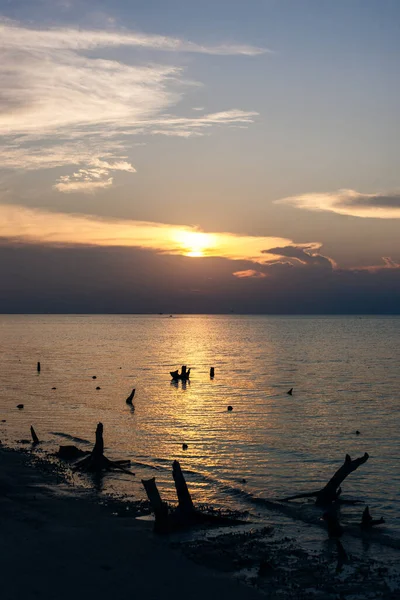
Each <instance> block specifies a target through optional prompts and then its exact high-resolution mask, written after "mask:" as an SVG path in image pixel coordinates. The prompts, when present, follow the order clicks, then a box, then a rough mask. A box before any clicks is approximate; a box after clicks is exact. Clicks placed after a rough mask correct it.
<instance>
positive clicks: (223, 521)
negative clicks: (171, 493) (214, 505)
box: [142, 460, 241, 533]
mask: <svg viewBox="0 0 400 600" xmlns="http://www.w3.org/2000/svg"><path fill="white" fill-rule="evenodd" d="M172 475H173V478H174V481H175V488H176V494H177V497H178V506H177V508H176V509H175V510H172V509H171V510H170V509H169V507H168V505H167V504H166V503H165V502H163V501H162V499H161V496H160V492H159V491H158V489H157V484H156V480H155V477H152V478H151V479H147V480H144V479H142V483H143V486H144V489H145V490H146V493H147V497H148V499H149V501H150V504H151V507H152V509H153V512H154V515H155V524H154V531H155V532H157V533H170V532H173V531H176V530H179V529H182V528H187V527H192V526H195V525H201V524H207V525H219V526H222V525H236V524H238V523H241V521H239V520H238V519H232V518H229V517H223V516H221V515H215V514H210V513H206V512H202V511H200V510H198V509H196V508H195V507H194V505H193V501H192V498H191V496H190V492H189V489H188V487H187V483H186V481H185V477H184V475H183V473H182V469H181V466H180V464H179V462H178V461H177V460H174V462H173V465H172Z"/></svg>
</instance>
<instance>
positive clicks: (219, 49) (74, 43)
mask: <svg viewBox="0 0 400 600" xmlns="http://www.w3.org/2000/svg"><path fill="white" fill-rule="evenodd" d="M0 35H1V37H2V43H3V44H4V45H5V46H7V47H14V48H17V49H18V48H21V47H24V48H30V49H45V50H46V49H52V50H55V49H58V50H66V49H68V50H94V49H96V48H104V47H120V46H129V47H135V46H136V47H139V48H148V49H151V50H162V51H164V52H165V51H167V52H194V53H201V54H215V55H223V56H224V55H228V56H230V55H245V56H257V55H259V54H265V53H267V52H271V50H269V49H268V48H259V47H256V46H249V45H240V44H219V45H216V46H208V45H203V44H196V43H194V42H190V41H188V40H184V39H179V38H172V37H169V36H163V35H154V34H146V33H140V32H132V31H127V30H123V29H122V30H114V31H113V30H111V31H99V30H90V29H87V30H82V29H75V28H65V27H63V28H60V27H58V28H56V27H54V28H50V29H33V28H28V27H21V26H20V25H19V24H18V23H15V22H13V21H10V20H3V21H2V22H1V23H0Z"/></svg>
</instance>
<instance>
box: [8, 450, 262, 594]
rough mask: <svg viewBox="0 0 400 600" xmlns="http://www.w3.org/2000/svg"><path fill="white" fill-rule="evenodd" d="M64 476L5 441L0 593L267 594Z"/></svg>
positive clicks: (150, 524) (149, 523)
mask: <svg viewBox="0 0 400 600" xmlns="http://www.w3.org/2000/svg"><path fill="white" fill-rule="evenodd" d="M61 479H62V478H60V477H57V475H56V474H55V473H54V472H53V471H52V469H49V471H48V472H47V473H44V472H43V470H42V469H40V468H35V467H33V466H32V464H30V456H29V454H27V455H25V454H24V453H21V452H18V451H13V450H8V449H4V448H0V504H1V509H0V548H1V550H0V557H1V565H2V578H1V579H2V582H1V586H2V594H1V597H2V600H17V599H18V600H20V599H21V598H29V599H30V598H36V597H37V598H41V599H42V600H47V599H48V600H50V599H51V600H54V598H57V600H63V599H64V598H65V599H69V600H70V599H71V598H72V597H73V598H75V600H80V599H81V598H82V599H83V598H87V597H89V598H90V597H95V598H96V599H97V600H103V599H104V600H106V599H107V600H109V598H110V597H113V596H114V597H115V596H116V597H118V598H119V599H124V598H126V599H128V598H129V599H132V598H133V597H138V596H139V597H140V595H143V597H144V596H145V597H146V598H150V599H154V600H158V599H160V598H162V597H171V598H177V599H181V598H182V600H183V598H185V600H187V598H188V596H190V598H192V599H195V600H197V599H198V600H200V599H202V600H203V599H204V597H206V596H207V595H208V596H210V594H211V595H215V597H219V598H231V599H233V600H241V599H242V598H243V599H244V598H249V599H250V600H253V599H254V600H257V599H259V598H261V597H262V596H261V594H260V593H258V592H257V591H256V590H251V589H249V588H247V587H246V586H244V585H243V584H242V583H240V582H238V581H236V580H234V579H232V578H230V577H229V576H227V575H226V574H225V575H224V574H221V573H218V572H215V571H212V570H211V569H207V568H205V567H203V566H200V565H197V564H195V563H194V562H192V561H190V560H189V559H188V558H186V557H185V556H184V555H183V553H182V552H180V551H179V550H177V549H173V548H171V546H170V541H169V539H168V538H161V537H159V536H156V535H155V534H154V533H153V532H152V523H151V522H146V521H140V520H137V519H136V518H135V516H125V515H124V517H123V518H117V517H116V515H115V513H114V510H113V507H112V506H111V505H108V504H107V505H104V504H103V505H100V504H98V502H96V501H95V497H94V494H93V493H90V492H89V493H88V492H78V493H77V492H76V491H74V490H73V488H72V486H70V488H68V486H65V485H64V484H61V485H60V483H61ZM71 488H72V489H71ZM113 513H114V514H113Z"/></svg>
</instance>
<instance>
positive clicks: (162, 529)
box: [142, 477, 168, 533]
mask: <svg viewBox="0 0 400 600" xmlns="http://www.w3.org/2000/svg"><path fill="white" fill-rule="evenodd" d="M142 483H143V486H144V489H145V490H146V494H147V497H148V499H149V501H150V504H151V508H152V509H153V512H154V516H155V518H156V520H155V523H154V531H155V532H156V533H167V531H168V504H166V502H163V501H162V499H161V496H160V492H159V491H158V488H157V484H156V478H155V477H152V478H151V479H142Z"/></svg>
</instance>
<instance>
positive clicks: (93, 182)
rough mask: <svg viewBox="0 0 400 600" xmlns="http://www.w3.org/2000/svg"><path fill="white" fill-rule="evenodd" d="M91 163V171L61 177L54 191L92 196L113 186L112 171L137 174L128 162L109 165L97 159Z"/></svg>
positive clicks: (81, 170) (83, 170) (84, 170)
mask: <svg viewBox="0 0 400 600" xmlns="http://www.w3.org/2000/svg"><path fill="white" fill-rule="evenodd" d="M89 162H90V164H91V165H92V168H90V169H79V170H78V171H76V172H75V173H73V174H72V175H61V176H60V177H59V179H58V181H57V183H56V184H55V185H54V186H53V187H54V189H56V190H58V191H59V192H66V193H71V192H83V193H87V194H90V193H93V192H94V191H96V190H98V189H100V188H108V187H110V186H111V185H112V184H113V177H110V172H111V171H126V172H128V173H135V172H136V169H134V168H133V167H132V165H131V164H130V163H128V162H126V161H117V162H114V163H109V162H107V161H105V160H100V159H98V158H96V159H92V160H91V161H89Z"/></svg>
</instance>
